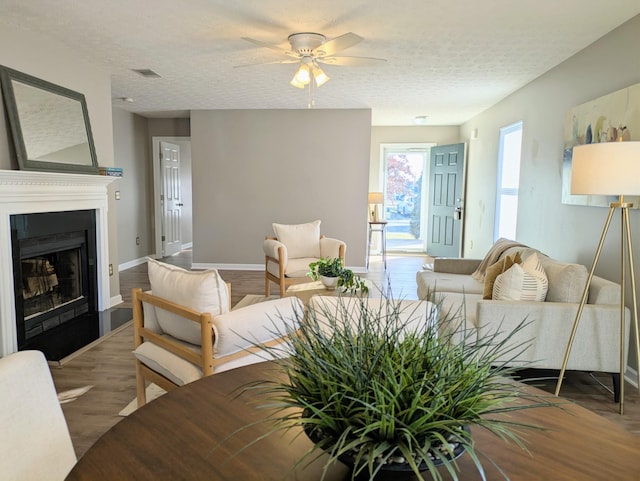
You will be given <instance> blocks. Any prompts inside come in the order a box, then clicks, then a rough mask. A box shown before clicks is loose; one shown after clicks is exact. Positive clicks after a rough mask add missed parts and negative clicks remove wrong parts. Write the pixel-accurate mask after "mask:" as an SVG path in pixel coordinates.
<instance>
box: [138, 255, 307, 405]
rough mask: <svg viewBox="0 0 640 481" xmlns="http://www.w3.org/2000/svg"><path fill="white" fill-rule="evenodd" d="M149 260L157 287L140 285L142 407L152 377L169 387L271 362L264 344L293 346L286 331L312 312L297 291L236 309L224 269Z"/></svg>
mask: <svg viewBox="0 0 640 481" xmlns="http://www.w3.org/2000/svg"><path fill="white" fill-rule="evenodd" d="M148 263H149V280H150V283H151V292H142V289H140V288H135V289H133V291H132V298H133V325H134V347H135V349H134V356H135V358H136V390H137V399H138V407H141V406H143V405H144V404H146V401H147V400H146V392H145V388H146V383H147V382H153V383H155V384H156V385H158V386H160V387H161V388H163V389H165V390H167V391H169V390H171V389H174V388H176V387H179V386H182V385H184V384H187V383H189V382H192V381H195V380H197V379H200V378H202V377H203V376H209V375H212V374H215V373H219V372H223V371H226V370H229V369H233V368H235V367H239V366H244V365H247V364H253V363H256V362H262V361H264V360H265V358H264V353H263V352H262V350H261V348H260V347H257V346H256V344H257V343H260V344H263V345H267V346H272V347H273V346H282V347H285V346H286V343H287V339H285V338H283V337H280V334H278V333H282V332H285V329H284V326H285V324H287V325H289V324H293V323H296V324H297V323H299V321H300V319H301V318H302V315H303V314H304V306H303V305H302V303H301V301H299V300H298V299H296V298H284V299H277V300H273V301H266V302H259V303H257V304H251V305H247V306H246V307H241V308H239V309H235V310H229V286H228V285H227V284H226V283H225V282H224V281H222V278H220V276H219V274H218V273H217V271H215V270H210V271H187V270H184V269H181V268H179V267H175V266H170V265H168V264H163V263H161V262H158V261H154V260H152V259H150V260H149V261H148ZM284 352H285V351H284V350H283V354H284Z"/></svg>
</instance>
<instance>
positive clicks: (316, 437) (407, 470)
mask: <svg viewBox="0 0 640 481" xmlns="http://www.w3.org/2000/svg"><path fill="white" fill-rule="evenodd" d="M462 429H463V430H464V431H465V432H467V433H470V432H471V431H470V429H469V427H468V426H463V427H462ZM304 432H305V433H306V435H307V436H308V437H309V439H310V440H311V441H312V442H313V443H314V444H318V443H319V442H320V441H321V440H322V437H321V434H320V433H318V431H317V430H313V429H311V428H310V427H309V428H308V427H307V426H304ZM452 444H457V445H456V446H455V448H454V449H453V456H448V455H446V453H442V456H443V457H445V458H446V459H447V460H449V461H452V460H455V459H458V458H459V457H460V456H462V454H464V452H465V446H464V444H462V443H460V442H455V441H453V442H452ZM323 449H324V448H323ZM325 451H326V449H325ZM338 459H339V460H340V461H341V462H342V463H344V464H346V465H347V466H349V467H350V468H352V473H353V470H354V469H356V466H355V464H356V460H355V457H353V456H349V455H347V454H342V455H340V456H339V457H338ZM432 461H433V465H434V466H436V467H437V466H441V465H442V464H444V461H443V459H442V458H440V457H438V456H434V457H433V458H432ZM418 470H419V471H420V472H424V471H428V470H429V466H428V465H427V464H426V463H421V464H420V465H419V466H418ZM352 477H353V475H352V474H350V475H349V477H348V479H351V478H352ZM355 479H357V480H358V481H363V480H366V479H369V471H368V469H367V468H365V469H364V470H362V471H361V472H360V473H359V474H358V476H356V477H355ZM411 479H418V478H417V477H416V475H415V472H414V471H413V469H412V468H411V466H410V465H409V463H402V462H399V463H398V462H394V463H387V464H383V465H382V466H381V467H380V470H379V471H378V473H377V474H376V476H375V480H376V481H386V480H393V481H397V480H411Z"/></svg>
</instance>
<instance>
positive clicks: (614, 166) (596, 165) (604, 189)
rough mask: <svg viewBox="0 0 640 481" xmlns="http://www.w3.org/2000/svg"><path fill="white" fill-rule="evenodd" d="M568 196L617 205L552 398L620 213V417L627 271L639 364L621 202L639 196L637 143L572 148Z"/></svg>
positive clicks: (630, 256)
mask: <svg viewBox="0 0 640 481" xmlns="http://www.w3.org/2000/svg"><path fill="white" fill-rule="evenodd" d="M571 193H572V194H587V195H613V196H616V197H618V201H617V202H611V204H609V214H608V216H607V220H606V221H605V224H604V228H603V230H602V235H601V236H600V242H599V243H598V247H597V249H596V254H595V257H594V259H593V264H592V266H591V271H590V272H589V277H588V278H587V283H586V285H585V288H584V292H583V294H582V299H581V300H580V304H579V306H578V311H577V313H576V318H575V321H574V323H573V327H572V329H571V335H570V337H569V342H568V344H567V349H566V351H565V355H564V360H563V362H562V369H561V371H560V377H559V378H558V383H557V385H556V392H555V394H556V396H557V395H558V394H559V392H560V387H561V386H562V379H563V377H564V373H565V370H566V367H567V363H568V361H569V355H570V353H571V345H572V344H573V340H574V338H575V334H576V330H577V328H578V323H579V322H580V316H581V315H582V311H583V309H584V305H585V302H586V300H587V296H588V294H589V286H590V285H591V280H592V278H593V273H594V271H595V268H596V265H597V263H598V259H599V257H600V253H601V252H602V245H603V243H604V240H605V237H606V235H607V231H608V230H609V224H610V223H611V218H612V217H613V212H614V211H615V210H616V209H620V212H621V237H620V238H621V247H620V250H621V256H620V259H621V266H620V267H621V269H620V289H621V292H620V414H623V413H624V369H625V366H624V360H625V356H624V353H625V348H626V346H625V345H624V332H625V272H626V269H629V273H630V281H631V282H630V283H631V291H632V292H631V294H632V300H633V311H632V317H633V322H634V328H635V347H636V356H637V359H638V361H640V334H639V333H638V306H637V300H636V280H635V273H634V270H633V266H634V265H633V250H632V245H631V230H630V224H629V209H630V208H631V207H633V204H632V203H629V202H625V200H624V196H625V195H639V194H640V142H603V143H597V144H587V145H579V146H575V147H574V148H573V157H572V162H571ZM638 387H639V388H640V369H639V370H638Z"/></svg>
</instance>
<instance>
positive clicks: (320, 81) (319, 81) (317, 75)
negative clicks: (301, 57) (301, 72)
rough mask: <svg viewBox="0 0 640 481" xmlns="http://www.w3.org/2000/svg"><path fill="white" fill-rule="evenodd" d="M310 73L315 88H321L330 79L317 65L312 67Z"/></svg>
mask: <svg viewBox="0 0 640 481" xmlns="http://www.w3.org/2000/svg"><path fill="white" fill-rule="evenodd" d="M312 72H313V79H314V80H315V82H316V86H318V87H322V86H323V85H324V84H326V83H327V82H328V81H329V80H330V77H329V76H328V75H327V74H326V73H324V71H323V70H322V69H321V68H320V67H318V66H317V65H314V66H313V69H312Z"/></svg>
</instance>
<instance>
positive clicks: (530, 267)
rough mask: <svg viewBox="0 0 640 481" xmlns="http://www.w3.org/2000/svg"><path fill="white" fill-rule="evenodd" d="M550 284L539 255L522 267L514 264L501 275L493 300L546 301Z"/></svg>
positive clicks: (495, 284)
mask: <svg viewBox="0 0 640 481" xmlns="http://www.w3.org/2000/svg"><path fill="white" fill-rule="evenodd" d="M548 288H549V283H548V280H547V275H546V274H545V272H544V269H543V268H542V264H540V259H538V255H537V254H535V253H534V254H531V255H530V256H529V257H527V258H526V259H525V260H524V262H523V263H522V265H520V264H514V265H512V266H511V267H510V268H509V269H507V270H506V271H505V272H503V273H502V274H500V275H499V276H498V277H497V278H496V281H495V283H494V285H493V299H496V300H500V301H544V299H545V297H546V295H547V290H548Z"/></svg>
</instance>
